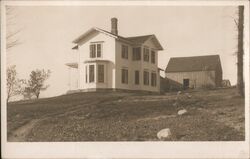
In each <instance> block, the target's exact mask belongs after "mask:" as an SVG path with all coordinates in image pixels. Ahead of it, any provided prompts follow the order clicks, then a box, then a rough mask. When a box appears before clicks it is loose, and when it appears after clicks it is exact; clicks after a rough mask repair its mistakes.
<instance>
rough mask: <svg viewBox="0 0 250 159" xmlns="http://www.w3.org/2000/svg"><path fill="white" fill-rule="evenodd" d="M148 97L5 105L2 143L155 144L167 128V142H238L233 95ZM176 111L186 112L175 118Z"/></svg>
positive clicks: (237, 105)
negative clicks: (161, 132) (177, 98)
mask: <svg viewBox="0 0 250 159" xmlns="http://www.w3.org/2000/svg"><path fill="white" fill-rule="evenodd" d="M189 95H191V96H192V97H191V98H188V97H187V96H186V95H185V93H182V94H181V96H180V97H181V99H180V100H179V103H180V104H179V106H178V107H176V106H174V103H175V102H176V93H167V94H165V95H148V94H135V93H122V92H105V93H104V92H91V93H77V94H69V95H63V96H59V97H54V98H47V99H38V100H30V101H19V102H12V103H9V104H8V106H7V129H8V141H157V140H158V139H157V137H156V134H157V132H158V131H160V130H161V129H164V128H170V130H171V132H172V137H171V139H170V140H173V141H215V140H217V141H218V140H223V141H231V140H233V141H236V140H244V133H245V130H244V121H245V118H244V99H243V98H241V97H239V96H237V95H236V90H235V89H233V88H231V89H219V90H209V91H205V90H201V91H194V92H189ZM180 108H185V109H186V110H187V111H188V113H187V114H185V115H183V116H178V115H177V112H178V110H179V109H180Z"/></svg>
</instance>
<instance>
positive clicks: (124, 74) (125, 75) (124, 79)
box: [122, 69, 128, 84]
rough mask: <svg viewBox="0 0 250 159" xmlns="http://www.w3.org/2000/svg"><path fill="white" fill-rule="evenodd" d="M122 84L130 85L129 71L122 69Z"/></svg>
mask: <svg viewBox="0 0 250 159" xmlns="http://www.w3.org/2000/svg"><path fill="white" fill-rule="evenodd" d="M122 83H124V84H128V70H127V69H122Z"/></svg>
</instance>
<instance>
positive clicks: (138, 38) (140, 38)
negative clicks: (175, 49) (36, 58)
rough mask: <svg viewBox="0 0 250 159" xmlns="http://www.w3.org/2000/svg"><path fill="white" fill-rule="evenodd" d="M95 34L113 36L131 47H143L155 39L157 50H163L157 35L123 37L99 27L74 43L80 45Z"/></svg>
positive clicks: (92, 29)
mask: <svg viewBox="0 0 250 159" xmlns="http://www.w3.org/2000/svg"><path fill="white" fill-rule="evenodd" d="M95 32H101V33H104V34H106V35H109V36H111V37H113V38H116V39H118V40H121V41H124V42H126V43H129V44H131V45H141V44H143V43H144V42H146V41H147V40H149V39H153V41H154V42H155V44H156V47H157V49H158V50H163V48H162V46H161V44H160V42H159V41H158V39H157V38H156V36H155V35H144V36H135V37H123V36H120V35H116V34H113V33H111V32H109V31H106V30H103V29H100V28H97V27H94V28H91V29H89V30H88V31H87V32H85V33H84V34H82V35H80V36H79V37H77V38H76V39H75V40H73V43H75V44H78V43H79V42H80V41H82V40H84V38H86V37H88V36H89V35H91V34H93V33H95Z"/></svg>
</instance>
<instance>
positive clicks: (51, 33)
mask: <svg viewBox="0 0 250 159" xmlns="http://www.w3.org/2000/svg"><path fill="white" fill-rule="evenodd" d="M112 17H116V18H118V33H119V35H121V36H124V37H129V36H140V35H146V34H155V35H156V37H157V38H158V40H159V42H160V43H161V45H162V46H163V48H164V50H163V51H160V52H159V55H158V64H159V67H160V68H162V69H165V68H166V66H167V64H168V61H169V59H170V58H171V57H185V56H202V55H214V54H219V55H220V59H221V63H222V69H223V79H229V80H230V82H231V84H236V79H237V78H236V77H237V76H236V73H237V72H236V71H237V70H236V69H237V67H236V56H235V52H236V50H237V40H236V38H237V30H236V26H235V23H234V18H235V19H237V8H236V7H235V6H105V7H104V6H18V7H17V6H16V7H15V6H12V15H10V16H9V17H7V18H11V19H10V20H11V21H13V23H12V24H11V25H9V26H7V31H15V30H20V32H19V33H18V34H17V35H16V36H15V38H17V39H18V40H19V41H20V44H19V45H16V46H15V47H13V48H11V49H9V50H8V51H7V65H8V66H10V65H16V68H17V73H18V77H19V78H23V79H28V78H29V74H30V72H31V71H32V70H35V69H50V70H51V71H52V74H51V77H50V78H49V79H48V81H47V84H49V85H50V87H49V88H48V89H47V90H46V91H43V92H41V97H51V96H57V95H61V94H65V93H66V91H67V90H68V88H69V87H68V80H69V79H68V68H67V66H66V65H65V63H68V62H74V56H75V54H74V51H73V50H72V49H71V48H72V47H73V43H72V41H73V40H74V39H75V38H76V37H78V36H79V35H80V34H82V33H84V32H85V31H87V30H88V29H90V28H91V27H99V28H101V29H104V30H107V31H110V25H111V22H110V19H111V18H112Z"/></svg>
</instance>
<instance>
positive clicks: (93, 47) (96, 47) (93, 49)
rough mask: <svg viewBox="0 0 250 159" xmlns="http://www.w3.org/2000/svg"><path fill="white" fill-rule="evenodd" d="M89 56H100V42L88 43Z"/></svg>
mask: <svg viewBox="0 0 250 159" xmlns="http://www.w3.org/2000/svg"><path fill="white" fill-rule="evenodd" d="M89 52H90V58H96V57H101V56H102V44H100V43H94V44H90V45H89Z"/></svg>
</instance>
